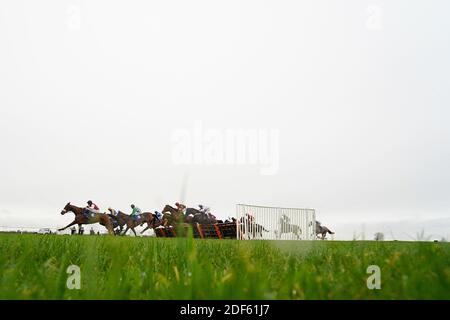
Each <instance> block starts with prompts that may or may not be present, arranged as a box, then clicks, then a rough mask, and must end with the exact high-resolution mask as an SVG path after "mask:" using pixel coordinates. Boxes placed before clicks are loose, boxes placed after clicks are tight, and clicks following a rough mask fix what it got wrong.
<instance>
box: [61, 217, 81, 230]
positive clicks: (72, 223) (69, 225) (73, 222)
mask: <svg viewBox="0 0 450 320" xmlns="http://www.w3.org/2000/svg"><path fill="white" fill-rule="evenodd" d="M74 224H77V221H76V220H73V221H72V222H71V223H69V224H68V225H67V226H65V227H64V228H61V229H58V231H63V230H65V229H67V228H68V227H71V226H73V225H74Z"/></svg>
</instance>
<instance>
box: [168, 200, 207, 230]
mask: <svg viewBox="0 0 450 320" xmlns="http://www.w3.org/2000/svg"><path fill="white" fill-rule="evenodd" d="M161 212H162V213H163V217H162V225H163V226H165V227H166V226H170V225H173V224H178V223H182V222H192V220H193V217H195V216H196V215H199V214H202V212H201V211H200V210H198V209H195V208H186V209H185V210H178V209H177V208H174V207H172V206H170V205H168V204H166V205H165V207H164V208H163V209H162V211H161Z"/></svg>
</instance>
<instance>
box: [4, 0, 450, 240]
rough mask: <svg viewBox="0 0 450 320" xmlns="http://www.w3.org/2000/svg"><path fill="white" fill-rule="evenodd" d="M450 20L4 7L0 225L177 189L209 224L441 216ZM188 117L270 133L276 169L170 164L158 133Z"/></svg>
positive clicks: (223, 7) (382, 13) (52, 219)
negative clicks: (286, 210) (200, 207)
mask: <svg viewBox="0 0 450 320" xmlns="http://www.w3.org/2000/svg"><path fill="white" fill-rule="evenodd" d="M449 12H450V4H449V2H448V1H445V0H442V1H438V0H432V1H411V0H408V1H406V0H403V1H401V0H398V1H378V0H373V1H361V0H354V1H347V0H346V1H343V0H339V1H335V0H330V1H325V0H310V1H273V0H271V1H269V0H267V1H249V0H245V1H242V0H239V1H234V0H233V1H211V0H203V1H198V0H192V1H174V0H170V1H137V0H134V1H100V0H97V1H80V0H73V1H56V0H54V1H49V0H45V1H31V0H4V1H2V2H1V3H0V115H1V116H0V150H1V158H0V164H1V165H0V225H3V226H5V225H9V226H11V225H13V226H23V225H27V226H35V225H50V226H62V225H65V224H67V223H68V222H70V221H69V220H70V217H61V216H60V215H59V212H60V210H61V208H62V207H63V206H64V204H65V203H66V202H68V201H72V202H73V203H74V204H79V205H82V204H84V202H85V201H86V200H87V199H92V200H94V202H97V203H98V204H99V205H100V206H101V207H102V209H104V208H106V207H107V206H109V205H111V206H114V207H117V208H120V209H122V210H128V208H129V204H130V203H136V204H137V205H138V206H140V207H141V208H142V209H144V210H155V209H161V208H162V207H163V205H164V204H165V203H174V202H175V201H177V200H179V199H180V197H182V196H181V194H182V188H183V181H185V182H186V183H185V186H186V194H185V200H186V202H187V203H188V204H189V205H191V206H195V205H197V204H199V203H205V204H207V205H209V206H211V207H212V208H213V211H214V212H216V213H217V214H218V215H219V216H223V217H226V216H229V215H232V214H233V213H234V208H235V204H236V203H250V204H259V205H274V206H288V207H314V208H316V209H317V215H318V218H319V220H320V221H322V222H323V223H325V224H329V225H330V226H333V225H335V226H336V225H339V224H343V223H347V222H348V223H361V222H364V223H367V224H370V223H377V222H380V221H395V220H407V221H411V220H414V221H416V220H418V219H419V220H420V219H438V218H450V196H449V190H450V169H449V163H450V127H449V126H448V123H449V119H450V110H449V106H450V90H449V89H450V88H449V86H450V62H449V59H448V57H450V41H449V39H450V19H448V13H449ZM196 122H201V123H202V125H203V127H204V128H205V130H208V129H216V130H222V132H223V131H224V130H227V129H228V130H229V129H231V130H239V129H248V128H253V129H275V130H278V132H279V134H280V138H279V145H278V150H279V168H278V171H277V172H276V174H274V175H261V174H260V170H259V169H260V168H259V167H258V166H255V165H250V164H249V165H234V166H233V165H211V166H204V165H176V164H175V163H174V162H173V159H172V152H173V148H174V145H173V141H172V140H171V137H172V136H173V134H174V132H175V130H179V129H187V130H190V131H191V132H192V131H193V128H194V124H195V123H196ZM445 221H449V220H448V219H447V220H445ZM449 229H450V225H449ZM337 231H339V230H337ZM414 231H415V230H411V233H414Z"/></svg>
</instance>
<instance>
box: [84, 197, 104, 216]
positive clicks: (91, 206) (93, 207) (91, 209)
mask: <svg viewBox="0 0 450 320" xmlns="http://www.w3.org/2000/svg"><path fill="white" fill-rule="evenodd" d="M87 204H88V205H87V207H85V208H84V209H85V213H88V214H90V215H92V216H93V215H94V214H96V213H100V208H99V207H98V206H97V205H96V204H95V203H93V202H92V200H89V201H88V202H87Z"/></svg>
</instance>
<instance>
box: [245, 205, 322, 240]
mask: <svg viewBox="0 0 450 320" xmlns="http://www.w3.org/2000/svg"><path fill="white" fill-rule="evenodd" d="M236 220H237V221H236V223H237V226H236V231H237V232H236V233H237V239H239V240H253V239H265V240H315V239H316V234H315V228H316V213H315V210H314V209H299V208H278V207H262V206H254V205H247V204H238V205H236Z"/></svg>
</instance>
